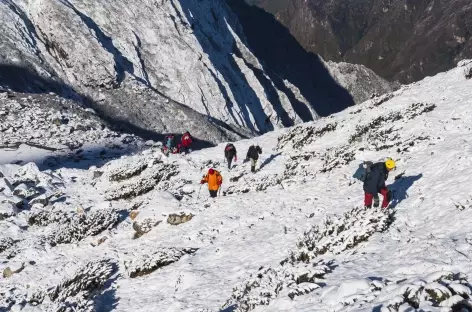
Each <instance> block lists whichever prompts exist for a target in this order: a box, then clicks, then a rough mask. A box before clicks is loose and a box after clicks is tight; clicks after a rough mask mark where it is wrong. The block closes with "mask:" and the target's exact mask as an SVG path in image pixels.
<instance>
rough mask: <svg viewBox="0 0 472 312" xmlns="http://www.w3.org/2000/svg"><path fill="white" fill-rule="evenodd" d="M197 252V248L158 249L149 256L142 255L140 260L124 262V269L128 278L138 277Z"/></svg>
mask: <svg viewBox="0 0 472 312" xmlns="http://www.w3.org/2000/svg"><path fill="white" fill-rule="evenodd" d="M197 250H198V248H160V249H159V250H157V251H153V252H151V253H149V254H143V255H142V257H141V258H138V259H135V260H132V261H128V262H126V261H125V267H126V270H127V271H128V274H129V277H131V278H135V277H140V276H144V275H147V274H151V273H152V272H154V271H156V270H158V269H160V268H162V267H165V266H167V265H169V264H171V263H174V262H177V261H179V260H180V258H182V257H183V256H185V255H192V254H194V253H195V252H197Z"/></svg>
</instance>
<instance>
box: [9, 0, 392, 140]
mask: <svg viewBox="0 0 472 312" xmlns="http://www.w3.org/2000/svg"><path fill="white" fill-rule="evenodd" d="M244 9H245V10H249V9H250V7H246V8H244ZM0 18H1V20H2V23H1V25H0V87H1V88H2V89H7V90H12V91H16V92H34V93H44V92H46V93H47V92H55V93H57V94H60V95H63V96H67V97H70V98H73V99H75V100H78V101H80V102H82V103H84V105H87V106H89V107H92V108H93V109H95V111H96V112H97V113H98V114H99V115H100V116H102V117H107V118H108V119H109V121H110V122H114V123H115V124H125V125H126V126H127V127H128V128H135V129H141V130H145V131H148V132H149V133H151V134H152V133H154V134H165V133H169V132H180V133H182V132H184V131H186V130H190V131H191V132H192V133H193V134H194V136H195V137H197V138H199V139H201V140H205V141H207V142H217V141H223V140H234V139H236V138H241V137H247V136H250V135H252V134H254V133H257V132H259V133H260V132H266V131H269V130H273V129H275V128H280V127H285V126H291V125H293V124H296V123H299V122H301V121H309V120H314V119H316V118H318V116H326V115H328V114H330V113H334V112H337V111H340V110H342V109H344V108H346V107H348V106H350V105H353V104H354V100H353V98H352V97H351V96H350V95H349V93H348V92H347V91H346V90H345V89H344V88H342V87H340V86H339V85H338V84H337V83H336V81H335V80H333V78H332V77H331V76H330V74H329V72H328V71H327V70H326V68H325V67H324V66H322V64H321V62H320V61H319V60H318V59H317V58H313V57H311V56H310V54H309V53H306V52H305V51H304V50H303V49H301V48H300V46H299V44H298V43H297V42H296V41H294V40H293V41H292V42H291V43H290V46H289V47H288V49H289V50H290V51H293V50H297V53H298V54H296V55H286V56H291V57H288V58H284V59H282V58H280V57H279V56H280V55H279V56H277V57H275V58H274V57H272V56H271V54H272V53H273V52H274V50H273V48H274V47H273V46H268V47H265V48H263V49H261V46H260V45H259V46H258V45H257V42H255V41H254V40H253V36H252V35H251V33H252V32H253V30H254V29H257V28H258V27H259V26H261V27H262V28H264V29H267V30H268V31H269V32H270V33H272V34H278V33H279V32H280V30H279V29H278V28H277V26H278V25H277V24H273V23H271V22H270V21H269V24H267V22H268V20H267V19H263V20H261V23H263V22H264V23H266V24H264V25H262V24H260V25H259V24H255V25H252V28H250V29H248V28H246V27H242V26H241V23H240V18H239V16H238V14H234V13H233V12H232V10H231V9H230V8H229V7H228V6H227V5H226V3H225V2H224V1H222V0H217V1H209V0H205V1H198V2H195V1H189V0H158V1H151V0H146V1H141V2H140V3H139V4H130V3H129V2H128V1H109V0H107V1H102V2H100V3H96V2H93V1H88V0H70V1H69V0H62V1H31V0H8V1H3V2H1V3H0ZM293 56H298V58H299V59H295V58H293ZM300 60H303V62H301V61H300ZM306 61H308V63H307V62H306ZM301 64H306V65H305V68H306V69H304V70H303V71H300V72H299V70H298V69H300V68H302V67H301ZM294 69H295V70H294ZM298 72H299V73H298ZM377 91H378V92H377V93H383V92H385V91H389V90H385V89H384V88H379V90H377Z"/></svg>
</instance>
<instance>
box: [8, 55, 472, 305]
mask: <svg viewBox="0 0 472 312" xmlns="http://www.w3.org/2000/svg"><path fill="white" fill-rule="evenodd" d="M471 68H472V62H470V61H465V62H461V64H460V67H458V68H456V69H453V70H451V71H449V72H447V73H442V74H439V75H437V76H435V77H429V78H426V79H425V80H423V81H420V82H417V83H415V84H413V85H409V86H404V87H402V88H401V89H399V90H398V91H396V92H394V93H390V94H387V95H384V96H381V97H376V98H374V99H372V100H369V101H367V102H365V103H363V104H361V105H360V106H357V107H353V108H350V109H348V110H346V111H344V112H342V113H339V114H336V115H333V116H331V117H329V118H322V119H320V120H318V121H316V122H313V123H307V124H303V125H300V126H297V127H295V128H291V129H286V130H279V131H274V132H271V133H269V134H266V135H264V136H261V137H258V138H257V139H252V140H244V141H239V142H236V143H235V144H236V147H237V149H238V152H239V160H238V162H237V165H236V167H235V168H233V170H231V171H228V169H226V168H225V164H224V163H223V146H224V145H219V146H217V147H215V148H209V149H205V150H201V151H198V152H194V153H191V154H189V155H186V156H183V155H173V156H172V157H170V158H165V157H163V156H162V155H161V153H160V152H159V151H158V149H157V148H150V149H147V150H144V151H141V152H138V153H135V154H133V155H131V154H130V155H128V156H123V157H122V158H120V159H117V160H113V161H110V162H108V163H106V164H105V165H103V166H101V167H97V166H91V167H90V168H89V169H88V170H84V169H80V168H78V167H75V168H70V167H66V166H64V167H62V168H61V167H60V166H59V168H57V169H54V170H44V171H40V170H38V168H37V167H36V166H35V165H34V164H33V163H29V164H26V165H23V166H21V165H4V166H1V167H0V171H1V172H2V176H3V177H2V178H1V180H0V183H1V184H0V189H2V193H1V194H2V195H1V196H2V197H1V198H2V203H1V205H2V206H1V207H2V215H3V218H4V219H3V220H2V221H0V233H2V238H1V240H0V252H1V253H0V259H1V269H2V271H3V275H4V278H2V279H0V307H1V308H3V309H6V310H8V309H11V310H12V311H73V310H74V309H75V310H74V311H109V310H112V309H113V310H116V311H200V312H203V311H206V312H208V311H226V312H227V311H318V310H319V311H372V310H381V311H407V310H412V309H416V308H418V309H421V310H423V311H442V310H444V311H449V310H451V307H452V306H454V309H455V310H456V309H457V311H460V310H461V309H460V308H461V307H464V308H467V309H468V311H472V309H471V308H470V306H471V302H470V300H468V297H469V294H470V293H471V291H472V288H471V286H470V284H469V281H470V280H471V279H472V277H471V274H472V262H471V261H470V257H471V256H470V255H471V254H472V243H471V242H472V237H471V234H470V232H471V226H470V220H472V203H471V201H472V199H471V193H470V187H469V184H470V183H471V178H470V177H471V176H472V167H471V166H470V156H469V154H470V152H471V150H470V149H471V142H470V137H471V132H472V128H471V125H472V117H470V116H471V114H470V112H471V109H472V88H471V80H470V79H469V80H468V79H466V78H465V75H464V74H465V72H470V70H471ZM253 143H258V144H259V145H261V147H262V149H263V155H262V158H261V160H260V164H259V167H260V170H259V171H258V172H257V173H255V174H251V173H249V168H248V164H246V163H241V160H242V159H243V158H244V156H245V155H244V153H245V152H246V150H247V148H248V147H249V146H250V145H251V144H253ZM389 156H390V157H393V158H394V159H396V160H397V165H398V169H397V171H396V172H394V173H393V174H392V175H391V177H390V179H389V180H388V186H389V187H390V188H391V189H392V190H393V192H394V200H393V202H392V205H391V208H390V209H389V211H388V212H383V211H380V210H378V209H364V208H360V207H362V200H363V192H362V185H361V184H360V182H359V181H357V180H355V179H353V178H352V174H353V173H354V172H355V170H356V169H357V167H358V165H359V163H360V162H361V161H362V160H374V161H375V160H382V159H385V158H386V157H389ZM89 165H91V164H89ZM209 167H215V168H217V169H219V170H221V172H222V175H223V178H224V183H223V189H222V192H221V196H220V197H218V198H217V199H215V200H209V199H208V194H207V191H206V190H205V187H202V188H200V185H199V184H198V182H199V180H200V178H201V175H202V174H203V173H204V172H205V171H206V170H207V168H209ZM395 175H398V177H397V178H396V179H394V177H395Z"/></svg>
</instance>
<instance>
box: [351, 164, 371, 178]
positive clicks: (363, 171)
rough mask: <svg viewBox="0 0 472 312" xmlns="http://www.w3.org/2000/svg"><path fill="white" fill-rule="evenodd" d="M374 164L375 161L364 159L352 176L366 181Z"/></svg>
mask: <svg viewBox="0 0 472 312" xmlns="http://www.w3.org/2000/svg"><path fill="white" fill-rule="evenodd" d="M373 165H374V163H373V162H371V161H363V162H362V164H359V168H357V170H356V172H354V175H353V176H352V177H353V178H355V179H358V180H359V181H362V182H364V181H365V180H366V179H367V177H368V175H369V174H370V171H371V169H372V166H373Z"/></svg>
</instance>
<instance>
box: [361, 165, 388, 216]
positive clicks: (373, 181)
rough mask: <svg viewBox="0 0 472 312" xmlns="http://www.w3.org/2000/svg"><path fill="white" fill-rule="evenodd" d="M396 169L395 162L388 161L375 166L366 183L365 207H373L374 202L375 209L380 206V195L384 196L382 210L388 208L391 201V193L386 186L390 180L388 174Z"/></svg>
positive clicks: (371, 169)
mask: <svg viewBox="0 0 472 312" xmlns="http://www.w3.org/2000/svg"><path fill="white" fill-rule="evenodd" d="M394 168H395V161H394V160H392V159H388V160H387V161H385V162H379V163H376V164H373V165H372V166H371V167H370V171H369V173H368V174H367V176H366V178H365V181H364V192H365V195H364V205H365V207H368V208H371V207H372V200H373V201H374V207H378V206H379V195H378V194H379V193H380V194H382V196H383V201H382V208H387V207H388V204H389V203H390V200H391V192H390V191H389V189H388V188H387V187H386V186H385V182H386V181H387V178H388V173H389V172H390V171H391V170H393V169H394Z"/></svg>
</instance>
